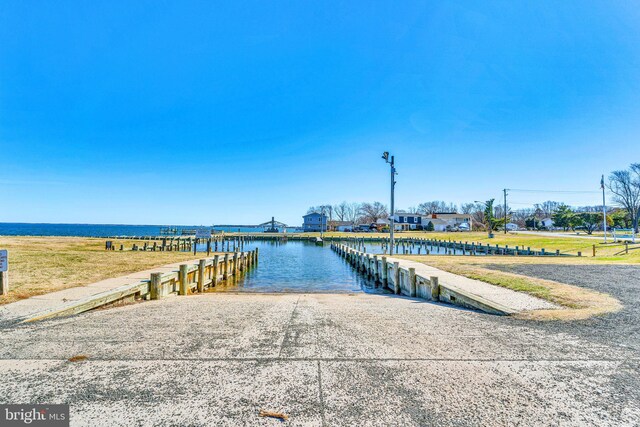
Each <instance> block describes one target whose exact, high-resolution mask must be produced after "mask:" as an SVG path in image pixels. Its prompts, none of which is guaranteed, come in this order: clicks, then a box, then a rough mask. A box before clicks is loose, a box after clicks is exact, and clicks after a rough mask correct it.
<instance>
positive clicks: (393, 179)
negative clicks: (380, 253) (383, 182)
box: [382, 151, 396, 255]
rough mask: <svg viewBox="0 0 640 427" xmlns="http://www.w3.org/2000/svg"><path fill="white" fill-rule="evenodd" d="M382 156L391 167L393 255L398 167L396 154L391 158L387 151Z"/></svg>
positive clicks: (391, 243)
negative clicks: (396, 165)
mask: <svg viewBox="0 0 640 427" xmlns="http://www.w3.org/2000/svg"><path fill="white" fill-rule="evenodd" d="M382 158H383V159H384V161H385V162H387V163H388V164H389V166H390V167H391V212H390V215H389V255H393V248H394V246H393V245H394V243H393V229H394V228H395V219H394V215H395V208H394V202H395V195H394V192H395V187H396V167H395V159H394V156H391V160H389V152H388V151H385V152H384V153H383V154H382Z"/></svg>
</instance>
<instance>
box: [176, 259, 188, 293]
mask: <svg viewBox="0 0 640 427" xmlns="http://www.w3.org/2000/svg"><path fill="white" fill-rule="evenodd" d="M188 271H189V266H188V265H187V264H180V271H179V272H178V282H179V286H180V287H179V288H178V295H187V294H188V293H189V283H188V282H189V278H188Z"/></svg>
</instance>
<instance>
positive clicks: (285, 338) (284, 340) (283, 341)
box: [278, 297, 300, 357]
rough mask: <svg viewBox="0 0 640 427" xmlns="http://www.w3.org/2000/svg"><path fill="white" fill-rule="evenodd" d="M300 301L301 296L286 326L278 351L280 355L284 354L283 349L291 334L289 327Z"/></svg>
mask: <svg viewBox="0 0 640 427" xmlns="http://www.w3.org/2000/svg"><path fill="white" fill-rule="evenodd" d="M299 302H300V297H298V298H297V299H296V304H295V306H294V307H293V311H292V312H291V317H290V318H289V321H288V322H287V327H286V328H285V332H284V337H282V342H281V343H280V351H279V352H278V357H281V356H282V350H283V349H284V343H285V342H287V337H288V336H289V329H290V327H291V323H292V322H293V318H294V317H295V315H296V310H297V309H298V303H299Z"/></svg>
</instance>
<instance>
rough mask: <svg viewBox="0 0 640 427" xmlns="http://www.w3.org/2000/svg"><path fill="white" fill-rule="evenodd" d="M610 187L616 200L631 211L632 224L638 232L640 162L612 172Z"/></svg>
mask: <svg viewBox="0 0 640 427" xmlns="http://www.w3.org/2000/svg"><path fill="white" fill-rule="evenodd" d="M608 187H609V191H611V192H612V193H613V199H614V200H615V202H616V203H618V204H619V205H620V206H622V207H624V208H625V209H626V210H627V211H628V212H629V216H631V224H632V226H633V229H634V231H635V232H636V233H637V232H638V215H640V163H634V164H632V165H631V167H630V168H629V170H620V171H613V172H611V175H609V185H608Z"/></svg>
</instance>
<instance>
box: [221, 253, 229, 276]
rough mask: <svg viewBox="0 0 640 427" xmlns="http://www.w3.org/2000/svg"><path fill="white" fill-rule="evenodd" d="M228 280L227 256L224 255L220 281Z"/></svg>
mask: <svg viewBox="0 0 640 427" xmlns="http://www.w3.org/2000/svg"><path fill="white" fill-rule="evenodd" d="M228 278H229V254H228V253H226V254H224V267H223V269H222V280H227V279H228Z"/></svg>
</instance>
